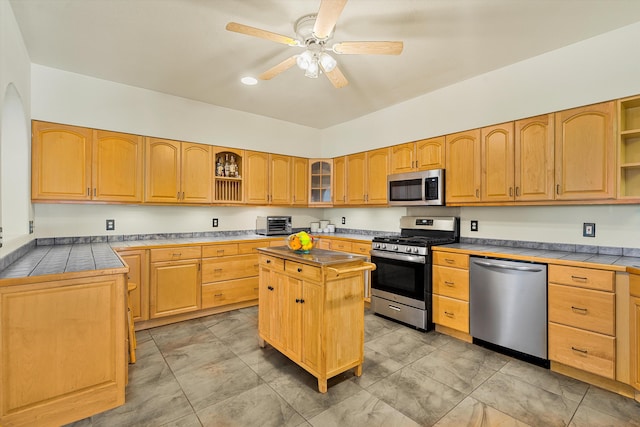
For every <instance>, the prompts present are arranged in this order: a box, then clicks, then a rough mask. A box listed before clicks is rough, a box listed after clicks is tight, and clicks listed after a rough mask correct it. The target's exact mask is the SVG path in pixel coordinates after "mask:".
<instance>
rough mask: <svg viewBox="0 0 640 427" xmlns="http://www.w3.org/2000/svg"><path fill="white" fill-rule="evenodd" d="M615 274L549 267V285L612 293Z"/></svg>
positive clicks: (594, 270)
mask: <svg viewBox="0 0 640 427" xmlns="http://www.w3.org/2000/svg"><path fill="white" fill-rule="evenodd" d="M614 278H615V274H614V272H613V271H607V270H596V269H592V268H581V267H568V266H565V265H553V264H550V265H549V283H558V284H561V285H571V286H578V287H580V288H589V289H599V290H601V291H613V289H614V288H613V284H614Z"/></svg>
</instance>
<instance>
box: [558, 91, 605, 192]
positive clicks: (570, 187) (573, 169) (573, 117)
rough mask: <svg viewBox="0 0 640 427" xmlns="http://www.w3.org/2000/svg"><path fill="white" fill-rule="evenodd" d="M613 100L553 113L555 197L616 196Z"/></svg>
mask: <svg viewBox="0 0 640 427" xmlns="http://www.w3.org/2000/svg"><path fill="white" fill-rule="evenodd" d="M614 111H615V110H614V102H613V101H612V102H606V103H603V104H596V105H590V106H587V107H581V108H574V109H571V110H565V111H560V112H558V113H555V122H556V123H555V127H556V129H555V131H556V141H555V148H556V179H555V184H556V195H555V198H556V199H557V200H585V199H609V198H613V197H614V196H615V191H614V190H615V186H614V170H615V166H616V158H615V144H614V142H615V138H614V132H613V122H614V120H613V119H614Z"/></svg>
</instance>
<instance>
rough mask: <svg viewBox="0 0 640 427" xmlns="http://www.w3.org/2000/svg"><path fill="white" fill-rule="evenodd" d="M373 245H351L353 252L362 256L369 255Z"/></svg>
mask: <svg viewBox="0 0 640 427" xmlns="http://www.w3.org/2000/svg"><path fill="white" fill-rule="evenodd" d="M370 251H371V243H354V242H352V243H351V252H353V253H356V254H361V255H367V256H368V255H369V252H370Z"/></svg>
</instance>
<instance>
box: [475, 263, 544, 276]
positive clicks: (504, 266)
mask: <svg viewBox="0 0 640 427" xmlns="http://www.w3.org/2000/svg"><path fill="white" fill-rule="evenodd" d="M471 262H473V263H474V264H476V265H481V266H483V267H490V268H499V269H502V270H517V271H529V272H532V273H537V272H538V271H542V269H541V268H536V267H525V266H515V265H507V264H495V263H493V262H486V261H475V260H474V261H471Z"/></svg>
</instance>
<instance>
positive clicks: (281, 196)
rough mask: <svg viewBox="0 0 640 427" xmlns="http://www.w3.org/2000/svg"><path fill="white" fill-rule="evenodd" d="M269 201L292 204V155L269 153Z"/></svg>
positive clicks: (278, 203) (276, 203) (277, 203)
mask: <svg viewBox="0 0 640 427" xmlns="http://www.w3.org/2000/svg"><path fill="white" fill-rule="evenodd" d="M269 181H270V191H269V203H272V204H275V205H289V204H291V157H289V156H283V155H280V154H270V155H269Z"/></svg>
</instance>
